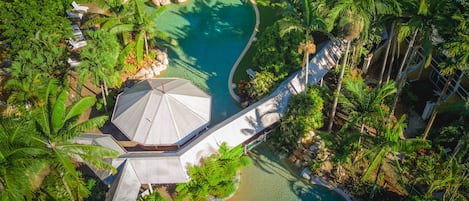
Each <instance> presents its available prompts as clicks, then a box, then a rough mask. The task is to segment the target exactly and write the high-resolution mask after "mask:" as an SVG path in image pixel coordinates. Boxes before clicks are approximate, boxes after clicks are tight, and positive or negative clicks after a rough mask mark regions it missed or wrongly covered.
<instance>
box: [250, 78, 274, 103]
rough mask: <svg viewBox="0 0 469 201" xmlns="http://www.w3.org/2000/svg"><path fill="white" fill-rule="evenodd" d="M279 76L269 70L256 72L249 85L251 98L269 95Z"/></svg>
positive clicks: (258, 98) (257, 98) (255, 98)
mask: <svg viewBox="0 0 469 201" xmlns="http://www.w3.org/2000/svg"><path fill="white" fill-rule="evenodd" d="M276 80H277V78H276V77H275V76H274V74H272V73H271V72H269V71H262V72H259V73H256V77H255V78H254V79H252V80H251V81H250V82H249V83H248V85H247V87H246V91H247V95H248V97H249V99H251V100H260V99H261V98H263V97H264V96H266V95H268V94H269V93H270V92H271V91H272V89H273V88H274V87H275V81H276Z"/></svg>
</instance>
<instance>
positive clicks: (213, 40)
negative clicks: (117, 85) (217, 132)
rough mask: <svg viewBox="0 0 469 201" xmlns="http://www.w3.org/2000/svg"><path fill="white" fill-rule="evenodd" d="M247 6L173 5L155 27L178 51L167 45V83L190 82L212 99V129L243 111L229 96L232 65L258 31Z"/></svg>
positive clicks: (239, 0) (210, 0) (228, 2)
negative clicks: (176, 79) (174, 79)
mask: <svg viewBox="0 0 469 201" xmlns="http://www.w3.org/2000/svg"><path fill="white" fill-rule="evenodd" d="M245 2H246V1H244V0H223V1H220V0H191V1H190V2H188V3H187V4H185V5H171V6H169V8H168V9H167V10H166V11H165V12H164V13H163V14H162V15H161V16H160V17H159V18H157V21H156V26H157V29H158V30H160V31H162V32H165V33H167V34H168V35H169V36H170V37H172V38H173V39H175V40H176V41H177V42H178V45H166V46H165V47H166V48H168V55H169V67H168V70H167V71H166V72H164V74H163V76H164V77H181V78H185V79H188V80H191V81H192V82H193V83H194V84H196V85H197V86H199V87H201V88H202V89H204V90H206V91H207V92H208V93H209V94H210V95H211V96H212V115H211V124H212V125H215V124H217V123H219V122H221V121H222V120H224V119H226V118H228V117H230V116H231V115H233V114H235V113H237V112H238V111H240V110H241V108H240V107H239V106H238V104H237V103H236V101H234V100H233V99H232V98H231V96H230V94H229V91H228V77H229V74H230V71H231V68H232V67H233V64H234V63H235V62H236V60H237V59H238V57H239V55H240V54H241V52H242V51H243V49H244V47H245V46H246V44H247V43H248V41H249V37H250V36H251V34H252V31H253V30H254V26H255V14H254V10H253V8H252V5H251V4H249V3H245Z"/></svg>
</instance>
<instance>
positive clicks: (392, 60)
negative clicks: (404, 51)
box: [386, 36, 397, 84]
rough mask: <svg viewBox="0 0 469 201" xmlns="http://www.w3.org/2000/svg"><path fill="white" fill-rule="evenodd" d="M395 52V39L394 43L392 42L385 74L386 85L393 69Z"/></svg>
mask: <svg viewBox="0 0 469 201" xmlns="http://www.w3.org/2000/svg"><path fill="white" fill-rule="evenodd" d="M395 37H396V36H395ZM396 51H397V38H395V39H394V42H393V45H392V54H391V61H390V62H389V68H388V73H387V76H386V84H387V83H389V80H391V73H392V69H393V65H394V57H395V55H396Z"/></svg>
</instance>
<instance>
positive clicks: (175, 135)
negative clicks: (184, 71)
mask: <svg viewBox="0 0 469 201" xmlns="http://www.w3.org/2000/svg"><path fill="white" fill-rule="evenodd" d="M210 108H211V97H210V96H209V95H208V94H207V93H205V92H204V91H202V90H201V89H199V88H197V87H196V86H195V85H193V84H192V83H191V82H190V81H188V80H184V79H179V78H159V79H147V80H143V81H141V82H139V83H137V84H135V85H134V86H133V87H132V88H130V89H128V90H127V91H124V92H123V93H121V94H120V95H119V96H118V98H117V101H116V105H115V108H114V113H113V116H112V119H111V121H112V123H114V125H116V126H117V127H118V128H119V129H120V130H121V131H122V132H123V133H124V134H125V135H126V136H127V137H128V138H129V139H130V140H133V141H136V142H139V143H141V144H146V145H173V144H176V145H180V144H182V143H184V142H185V141H186V140H187V139H189V138H190V137H191V136H193V135H195V134H197V133H198V132H200V131H201V130H202V129H204V128H205V127H206V126H207V125H208V124H209V122H210Z"/></svg>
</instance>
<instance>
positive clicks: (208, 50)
mask: <svg viewBox="0 0 469 201" xmlns="http://www.w3.org/2000/svg"><path fill="white" fill-rule="evenodd" d="M244 2H245V1H244V0H190V2H189V3H187V4H186V5H184V6H177V5H171V6H170V7H169V8H168V10H166V12H165V13H163V14H162V15H161V16H160V17H159V18H158V20H157V22H156V25H157V27H158V29H159V30H160V31H163V32H165V33H167V34H169V35H170V36H171V37H172V38H174V39H176V40H177V41H178V46H171V45H169V44H167V45H165V47H167V48H168V53H169V62H170V66H169V67H168V70H167V71H166V72H165V73H164V75H163V76H164V77H181V78H185V79H189V80H191V81H192V82H194V83H195V84H196V85H198V86H199V87H201V88H203V89H205V90H206V91H207V92H208V93H210V95H211V96H212V125H215V124H216V123H219V122H221V121H223V120H225V119H226V118H228V117H230V116H232V115H233V114H235V113H237V112H239V111H240V110H241V108H240V107H239V106H238V104H237V103H236V102H235V101H234V100H233V99H232V98H231V96H230V94H229V92H228V88H227V87H228V84H227V82H228V76H229V73H230V71H231V68H232V66H233V64H234V63H235V62H236V60H237V58H238V57H239V55H240V54H241V52H242V50H243V49H244V47H245V46H246V44H247V42H248V40H249V37H250V35H251V33H252V30H253V29H254V24H255V14H254V11H253V9H252V7H251V5H250V4H246V3H244ZM250 156H251V158H252V159H253V161H254V164H253V165H251V166H249V167H246V168H244V169H243V171H242V175H241V184H240V187H239V190H238V192H237V193H236V194H235V195H234V197H233V198H231V199H230V201H264V200H265V201H271V200H275V201H277V200H279V201H290V200H325V201H332V200H343V199H342V198H341V197H340V196H339V195H338V194H336V193H335V192H333V191H331V190H328V189H326V188H323V187H320V186H311V185H309V184H307V183H305V182H303V181H302V180H301V179H300V178H298V177H295V176H294V175H293V174H297V173H292V172H294V171H292V170H291V169H289V168H288V165H287V163H286V162H285V161H282V160H281V159H279V158H278V156H276V155H275V154H274V152H273V151H272V150H270V149H268V148H267V147H266V146H262V145H261V146H259V147H258V148H256V149H254V150H253V151H252V152H251V153H250Z"/></svg>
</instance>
